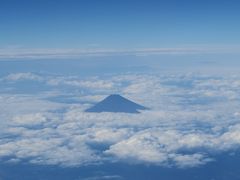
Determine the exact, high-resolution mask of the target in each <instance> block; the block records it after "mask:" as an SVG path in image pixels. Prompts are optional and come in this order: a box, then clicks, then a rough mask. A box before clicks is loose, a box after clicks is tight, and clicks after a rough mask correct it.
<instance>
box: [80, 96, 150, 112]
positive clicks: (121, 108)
mask: <svg viewBox="0 0 240 180" xmlns="http://www.w3.org/2000/svg"><path fill="white" fill-rule="evenodd" d="M144 109H147V108H146V107H144V106H141V105H139V104H137V103H135V102H132V101H130V100H128V99H126V98H124V97H122V96H120V95H118V94H112V95H110V96H108V97H106V98H105V99H103V100H102V101H100V102H99V103H97V104H96V105H94V106H93V107H90V108H89V109H86V110H85V112H124V113H140V112H139V111H138V110H144Z"/></svg>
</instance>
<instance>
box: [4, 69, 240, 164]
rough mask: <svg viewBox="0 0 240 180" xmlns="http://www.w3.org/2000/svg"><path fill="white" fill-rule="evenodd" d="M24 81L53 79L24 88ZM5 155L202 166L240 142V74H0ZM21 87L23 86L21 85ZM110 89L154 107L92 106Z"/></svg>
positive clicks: (42, 160) (11, 159) (43, 160)
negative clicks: (115, 109)
mask: <svg viewBox="0 0 240 180" xmlns="http://www.w3.org/2000/svg"><path fill="white" fill-rule="evenodd" d="M19 82H25V83H27V86H28V87H29V88H30V87H31V84H32V83H39V86H46V89H45V90H44V91H40V92H38V93H37V94H36V93H34V92H33V93H29V92H28V93H27V94H24V93H20V94H19V93H17V92H18V89H19V88H21V86H20V85H19V84H18V83H19ZM0 85H5V86H6V87H7V88H9V89H12V91H11V93H6V92H2V93H1V95H0V107H1V108H0V118H1V126H0V130H1V137H2V138H1V139H0V158H1V161H3V162H8V163H17V162H22V161H27V162H29V163H35V164H52V165H60V166H82V165H88V164H95V163H104V162H109V161H111V162H119V161H123V162H126V163H143V164H155V165H159V166H168V167H179V168H187V167H195V166H199V165H204V164H206V163H210V162H211V161H214V154H219V153H225V152H233V151H234V150H236V149H238V148H239V146H240V123H239V120H240V111H239V109H240V103H239V95H240V91H239V86H240V76H238V75H234V76H227V77H226V76H224V77H223V76H213V75H209V76H208V75H206V74H205V75H202V74H167V75H166V74H165V75H158V74H148V75H143V74H127V75H126V74H125V75H115V76H111V77H91V78H90V77H89V78H85V79H83V78H81V77H73V76H71V77H70V76H68V77H66V76H49V75H48V76H45V75H39V74H38V75H37V74H32V73H17V74H9V75H7V76H5V77H1V79H0ZM15 91H16V93H14V92H15ZM111 93H120V94H122V95H123V96H125V97H127V98H130V99H131V100H133V101H136V102H138V103H140V104H143V105H145V106H147V107H150V108H151V109H150V110H147V111H143V112H142V113H141V114H126V113H117V114H116V113H86V112H84V109H86V108H87V107H89V106H90V105H91V104H93V103H95V102H98V101H99V100H101V99H102V98H104V97H105V96H107V95H108V94H111Z"/></svg>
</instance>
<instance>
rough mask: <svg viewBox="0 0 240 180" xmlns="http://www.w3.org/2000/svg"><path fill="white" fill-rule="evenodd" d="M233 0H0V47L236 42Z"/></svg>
mask: <svg viewBox="0 0 240 180" xmlns="http://www.w3.org/2000/svg"><path fill="white" fill-rule="evenodd" d="M239 7H240V2H239V1H237V0H231V1H226V0H225V1H224V0H218V1H216V0H210V1H207V0H201V1H200V0H199V1H197V0H182V1H178V0H168V1H166V0H165V1H162V0H159V1H154V0H150V1H149V0H145V1H144V0H142V1H137V0H132V1H127V0H121V1H117V0H115V1H111V0H103V1H97V0H89V1H87V0H79V1H77V0H51V1H47V0H41V1H33V0H22V1H18V0H1V2H0V22H1V28H0V35H1V42H0V47H1V48H6V47H7V48H9V47H11V48H12V47H14V48H16V47H17V48H159V47H183V46H191V45H204V46H219V45H231V46H232V45H234V46H235V45H237V44H239V40H240V39H239V38H240V36H239V34H240V25H239V17H240V12H239Z"/></svg>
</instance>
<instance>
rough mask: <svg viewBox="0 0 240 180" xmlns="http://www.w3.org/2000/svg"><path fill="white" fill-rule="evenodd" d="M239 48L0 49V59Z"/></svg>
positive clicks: (179, 52)
mask: <svg viewBox="0 0 240 180" xmlns="http://www.w3.org/2000/svg"><path fill="white" fill-rule="evenodd" d="M239 52H240V48H239V47H201V46H199V47H198V46H189V47H170V48H134V49H109V48H108V49H106V48H94V49H92V48H87V49H76V48H75V49H58V48H52V49H51V48H49V49H41V48H35V49H31V48H30V49H28V48H2V49H0V59H22V58H27V59H46V58H49V59H51V58H79V57H86V56H90V57H91V56H118V55H135V56H148V55H161V54H167V55H182V54H209V53H210V54H211V53H239Z"/></svg>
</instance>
